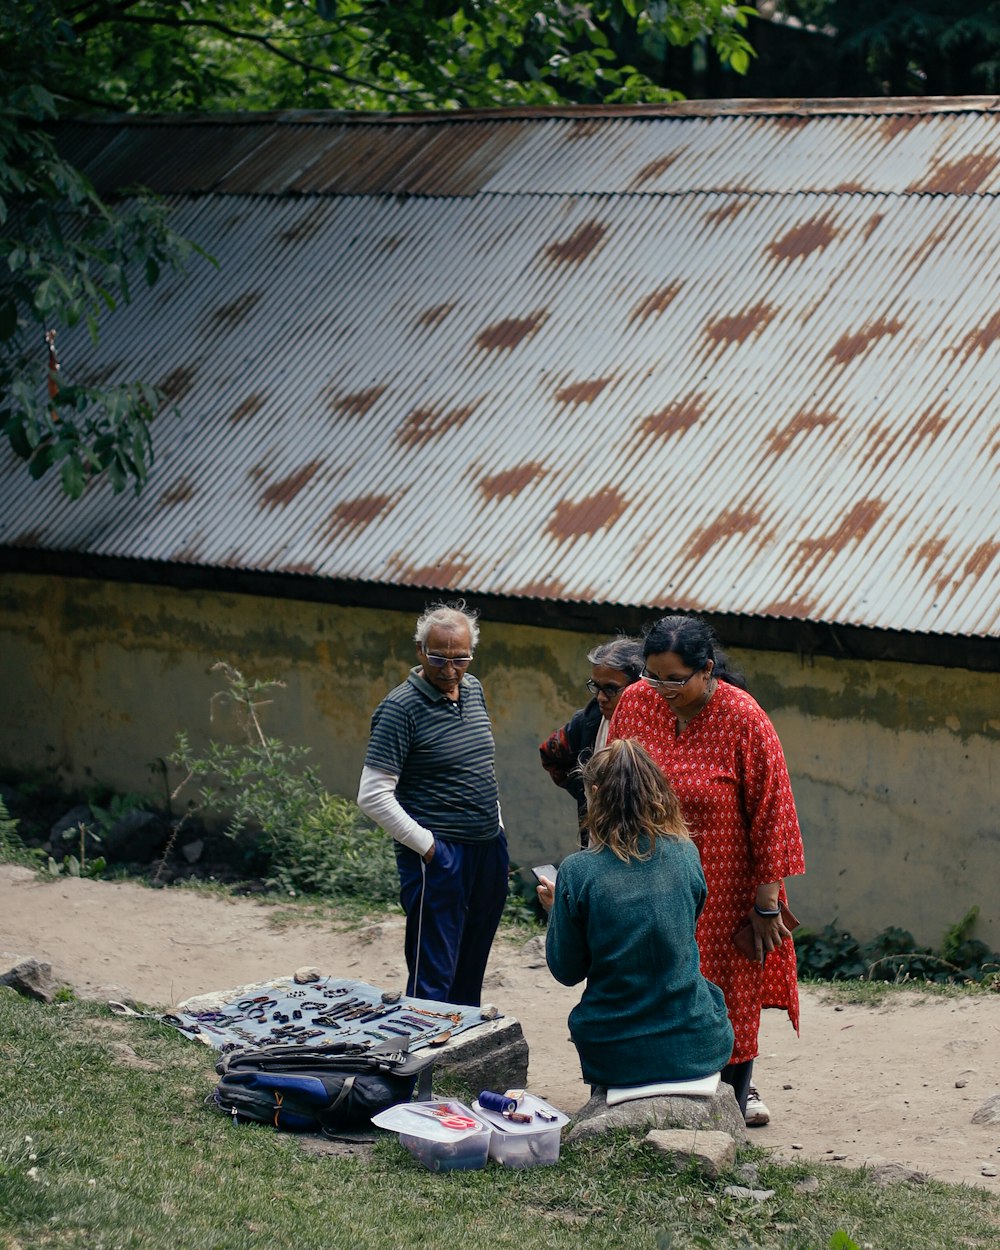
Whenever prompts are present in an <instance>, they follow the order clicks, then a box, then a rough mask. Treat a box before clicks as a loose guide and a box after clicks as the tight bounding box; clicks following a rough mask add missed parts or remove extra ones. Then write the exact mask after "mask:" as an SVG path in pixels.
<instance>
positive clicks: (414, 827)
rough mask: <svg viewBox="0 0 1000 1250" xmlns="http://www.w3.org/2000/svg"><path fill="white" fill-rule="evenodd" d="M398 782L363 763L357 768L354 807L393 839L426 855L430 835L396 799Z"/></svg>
mask: <svg viewBox="0 0 1000 1250" xmlns="http://www.w3.org/2000/svg"><path fill="white" fill-rule="evenodd" d="M398 784H399V778H398V777H395V776H393V774H392V773H387V772H384V771H383V770H382V769H381V768H370V767H369V766H368V765H367V764H366V765H365V766H364V768H363V769H362V770H361V784H360V786H359V787H358V807H360V808H361V810H362V811H363V812H364V814H365V815H366V816H370V817H371V819H372V820H374V822H375V823H376V824H377V825H378V826H379V827H380V828H381V829H384V830H385V831H386V833H388V834H391V835H392V837H394V838H395V839H396V841H397V842H399V843H401V844H402V845H403V846H407V847H409V848H410V850H411V851H416V853H417V854H418V855H420V856H423V855H426V854H427V852H428V851H429V850H430V849H431V847H432V846H433V845H434V834H433V833H431V831H430V830H429V829H425V828H424V826H423V825H422V824H420V822H419V821H416V820H414V819H413V817H412V816H410V815H409V814H408V813H407V812H406V811H405V810H404V808H403V805H402V804H401V803H400V801H399V799H397V798H396V786H397V785H398Z"/></svg>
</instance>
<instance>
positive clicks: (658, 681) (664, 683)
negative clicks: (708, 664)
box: [639, 668, 704, 690]
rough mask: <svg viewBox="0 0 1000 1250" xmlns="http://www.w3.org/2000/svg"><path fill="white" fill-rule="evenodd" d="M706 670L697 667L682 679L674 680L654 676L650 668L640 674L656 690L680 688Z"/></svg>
mask: <svg viewBox="0 0 1000 1250" xmlns="http://www.w3.org/2000/svg"><path fill="white" fill-rule="evenodd" d="M701 672H704V670H703V669H700V668H699V669H696V670H695V671H694V672H693V673H688V675H687V677H685V678H684V679H683V680H681V681H674V680H673V679H671V678H666V679H664V678H662V677H654V676H653V674H652V673H651V672H650V671H649V669H647V668H644V669H643V670H642V672H641V673H640V674H639V676H640V677H641V678H642V680H643V681H644V682H646V683H647V684H648V685H650V686H652V687H653V689H654V690H680V689H681V688H682V687H683V686H686V685H687V684H688V682H689V681H690V680H691V678H692V677H697V676H698V674H699V673H701Z"/></svg>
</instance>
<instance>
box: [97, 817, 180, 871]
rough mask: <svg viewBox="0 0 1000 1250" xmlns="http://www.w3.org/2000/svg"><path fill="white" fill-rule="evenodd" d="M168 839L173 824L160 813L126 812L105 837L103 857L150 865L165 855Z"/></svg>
mask: <svg viewBox="0 0 1000 1250" xmlns="http://www.w3.org/2000/svg"><path fill="white" fill-rule="evenodd" d="M169 837H170V823H169V821H167V820H166V819H165V818H164V817H163V816H161V815H160V813H159V812H147V811H143V810H136V811H133V812H126V813H125V815H124V816H122V817H121V818H120V819H119V820H116V821H115V823H114V824H113V825H112V826H111V828H110V829H109V830H108V831H107V833H105V834H104V839H103V849H104V854H105V855H106V856H107V857H108V859H112V860H116V861H117V862H119V863H129V864H148V863H149V861H150V860H152V859H156V858H157V857H158V856H159V855H160V854H161V853H162V851H163V848H164V847H165V846H166V844H167V839H168V838H169Z"/></svg>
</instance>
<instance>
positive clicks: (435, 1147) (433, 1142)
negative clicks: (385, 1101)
mask: <svg viewBox="0 0 1000 1250" xmlns="http://www.w3.org/2000/svg"><path fill="white" fill-rule="evenodd" d="M435 1110H441V1111H443V1112H444V1113H445V1114H446V1115H448V1116H459V1117H466V1118H467V1119H470V1120H472V1121H473V1125H472V1127H463V1128H451V1127H449V1126H448V1124H447V1123H442V1122H441V1120H440V1119H439V1118H437V1117H436V1116H435V1115H433V1111H435ZM429 1113H430V1114H429ZM372 1123H373V1124H377V1125H378V1127H379V1128H387V1129H392V1130H394V1131H395V1132H397V1133H398V1134H399V1141H400V1144H401V1145H402V1146H403V1147H404V1148H405V1149H406V1150H408V1151H409V1153H410V1154H411V1155H412V1156H413V1158H414V1159H416V1160H417V1162H418V1163H422V1164H423V1166H424V1167H425V1168H427V1169H428V1170H429V1171H431V1172H462V1171H473V1170H474V1169H476V1168H484V1167H485V1166H486V1160H487V1157H488V1155H489V1148H490V1136H491V1133H492V1130H491V1128H490V1125H489V1124H487V1123H486V1122H485V1120H484V1119H483V1117H482V1116H479V1115H476V1114H475V1113H474V1112H473V1111H472V1110H470V1108H468V1107H467V1106H466V1105H465V1104H464V1103H461V1102H455V1101H454V1100H452V1099H440V1098H436V1099H434V1100H433V1101H432V1102H425V1103H420V1102H408V1103H400V1104H399V1105H398V1106H396V1107H390V1108H389V1109H388V1111H380V1112H379V1114H378V1115H376V1116H372Z"/></svg>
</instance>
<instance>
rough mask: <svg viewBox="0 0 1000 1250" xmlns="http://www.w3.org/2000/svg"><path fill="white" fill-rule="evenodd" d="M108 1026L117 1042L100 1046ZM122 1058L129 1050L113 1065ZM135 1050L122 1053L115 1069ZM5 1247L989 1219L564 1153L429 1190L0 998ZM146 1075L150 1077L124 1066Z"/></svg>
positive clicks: (782, 1245) (851, 1190) (393, 1241)
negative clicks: (737, 1189)
mask: <svg viewBox="0 0 1000 1250" xmlns="http://www.w3.org/2000/svg"><path fill="white" fill-rule="evenodd" d="M112 1025H113V1027H111V1026H112ZM122 1043H126V1045H125V1046H123V1045H122ZM129 1048H130V1049H129ZM0 1063H2V1065H3V1071H4V1086H5V1090H4V1093H5V1098H4V1114H3V1118H2V1121H0V1246H3V1247H5V1250H13V1247H19V1248H23V1250H29V1248H34V1247H42V1246H58V1247H81V1248H83V1247H86V1248H87V1250H103V1248H107V1250H110V1248H111V1247H115V1248H122V1250H132V1248H133V1247H135V1248H138V1247H142V1248H143V1250H273V1248H274V1247H289V1248H291V1250H340V1248H341V1247H344V1250H347V1247H351V1248H352V1250H353V1248H361V1250H368V1248H369V1247H370V1248H371V1250H387V1248H388V1250H395V1248H396V1247H410V1246H413V1247H420V1248H421V1250H455V1247H461V1248H462V1250H508V1248H509V1250H543V1248H545V1250H563V1248H566V1250H569V1248H570V1247H572V1248H573V1250H577V1248H578V1247H580V1246H584V1247H587V1248H588V1250H589V1248H590V1247H594V1248H595V1250H601V1248H603V1247H609V1248H610V1247H614V1250H640V1248H642V1250H655V1248H656V1247H659V1246H671V1247H673V1248H674V1250H686V1248H687V1247H694V1246H711V1247H713V1248H720V1250H726V1248H728V1247H733V1248H734V1250H735V1248H736V1247H768V1248H770V1247H774V1248H776V1250H786V1248H787V1250H827V1248H828V1247H829V1246H830V1243H831V1237H833V1235H834V1234H835V1233H836V1231H837V1230H838V1229H843V1230H845V1231H846V1233H847V1234H849V1236H850V1237H851V1238H852V1239H853V1240H854V1242H855V1243H857V1245H858V1246H863V1247H870V1248H871V1250H937V1248H938V1247H940V1248H941V1250H945V1248H950V1247H958V1246H984V1247H985V1246H989V1245H995V1244H996V1239H997V1236H998V1233H1000V1203H998V1202H997V1200H996V1199H995V1198H993V1197H992V1196H991V1195H989V1194H987V1193H986V1192H985V1191H979V1190H975V1189H959V1188H952V1187H949V1186H945V1185H942V1184H937V1183H931V1184H928V1185H924V1186H906V1185H900V1186H893V1187H890V1188H887V1189H881V1188H878V1187H876V1186H875V1185H873V1184H872V1182H871V1181H870V1180H869V1179H868V1178H867V1177H866V1176H865V1175H864V1174H863V1173H862V1172H859V1171H857V1172H846V1171H841V1170H840V1169H835V1168H823V1167H818V1168H814V1169H812V1171H813V1172H814V1173H815V1174H816V1175H817V1176H818V1177H819V1178H820V1185H819V1189H818V1190H817V1191H815V1192H813V1193H809V1194H800V1193H797V1192H796V1188H795V1185H796V1182H797V1181H798V1180H800V1179H801V1178H803V1177H804V1176H806V1175H808V1174H809V1173H810V1168H809V1165H808V1164H802V1165H798V1164H797V1165H795V1166H792V1167H781V1166H777V1165H775V1164H773V1163H771V1162H770V1161H769V1159H768V1158H767V1157H766V1156H765V1155H764V1154H763V1152H760V1151H752V1150H751V1151H748V1152H747V1153H746V1154H745V1155H744V1156H743V1159H744V1161H745V1160H752V1161H753V1162H755V1163H756V1165H757V1168H758V1175H757V1177H756V1179H755V1181H754V1184H755V1185H756V1186H757V1187H761V1188H771V1189H774V1190H775V1196H774V1198H773V1199H771V1200H770V1201H768V1202H766V1203H764V1204H757V1203H755V1202H751V1201H747V1200H739V1199H733V1198H727V1197H726V1196H725V1195H724V1193H723V1189H724V1187H725V1184H726V1183H728V1182H729V1181H732V1180H734V1179H736V1180H741V1179H743V1178H740V1177H726V1178H723V1179H722V1180H721V1181H719V1182H715V1183H712V1182H708V1181H705V1180H701V1179H698V1178H695V1177H692V1176H687V1175H681V1176H678V1175H676V1174H674V1173H673V1172H672V1171H671V1170H670V1168H669V1167H668V1165H667V1163H666V1161H665V1160H663V1159H662V1158H661V1157H660V1156H658V1155H657V1154H656V1153H655V1152H654V1151H653V1150H651V1149H650V1148H649V1147H648V1146H646V1145H645V1144H644V1143H643V1142H642V1141H639V1140H636V1139H632V1138H629V1137H627V1136H622V1135H616V1136H612V1137H609V1138H607V1139H606V1140H603V1141H601V1142H599V1143H588V1144H586V1145H584V1146H580V1147H568V1146H564V1147H563V1154H562V1158H561V1159H560V1162H559V1164H558V1165H557V1166H556V1167H554V1168H542V1169H537V1170H531V1171H524V1172H516V1171H506V1170H504V1169H502V1168H499V1167H497V1166H496V1165H493V1164H491V1165H489V1167H488V1168H487V1169H486V1170H484V1171H482V1172H472V1173H456V1174H451V1175H449V1174H441V1175H435V1174H432V1173H429V1172H426V1171H424V1170H423V1169H422V1168H421V1167H419V1165H417V1164H416V1163H414V1162H413V1161H412V1160H411V1159H410V1158H409V1156H408V1155H407V1154H406V1153H405V1152H404V1151H403V1150H402V1149H401V1148H400V1147H399V1146H398V1144H397V1142H396V1139H395V1137H394V1136H387V1137H385V1138H383V1139H381V1140H380V1141H379V1142H378V1143H377V1144H376V1146H375V1147H374V1149H373V1150H371V1151H370V1152H369V1153H368V1154H366V1155H364V1156H359V1155H355V1156H352V1157H335V1156H327V1155H317V1154H314V1153H310V1152H308V1151H306V1150H304V1149H303V1148H302V1146H301V1144H300V1142H299V1140H298V1139H297V1138H296V1137H295V1136H293V1135H290V1134H288V1135H286V1134H280V1133H276V1132H274V1131H272V1130H270V1129H268V1128H264V1127H261V1126H257V1125H246V1126H241V1127H239V1128H234V1127H233V1126H232V1125H231V1124H230V1123H229V1121H228V1119H226V1118H225V1117H222V1116H220V1115H218V1114H217V1113H215V1112H213V1111H212V1110H210V1109H209V1108H207V1107H206V1106H205V1104H204V1099H205V1097H206V1095H208V1094H209V1092H210V1091H211V1088H212V1085H213V1084H214V1080H215V1075H214V1070H213V1065H214V1055H213V1053H212V1052H210V1051H208V1050H206V1049H204V1048H202V1047H200V1046H197V1045H195V1044H193V1043H191V1042H189V1041H187V1040H185V1039H183V1038H181V1037H180V1036H179V1035H178V1034H176V1033H174V1032H173V1031H172V1030H170V1029H167V1028H165V1027H163V1026H160V1025H158V1024H156V1023H155V1022H152V1021H143V1020H127V1021H120V1020H116V1019H114V1018H112V1017H110V1016H109V1015H108V1013H107V1011H106V1009H104V1008H102V1007H99V1006H97V1005H95V1004H88V1003H77V1002H73V1003H69V1004H66V1005H64V1006H61V1007H57V1006H51V1007H46V1006H42V1005H39V1004H37V1003H31V1002H28V1001H26V1000H23V999H20V998H18V997H17V996H16V995H15V994H13V992H10V991H6V992H3V991H0ZM139 1064H142V1065H144V1066H141V1067H140V1066H138V1065H139Z"/></svg>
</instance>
